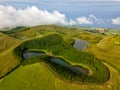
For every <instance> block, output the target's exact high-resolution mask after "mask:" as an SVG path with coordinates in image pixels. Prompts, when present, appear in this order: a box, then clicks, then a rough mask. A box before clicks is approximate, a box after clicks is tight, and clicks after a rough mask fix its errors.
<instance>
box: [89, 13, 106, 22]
mask: <svg viewBox="0 0 120 90" xmlns="http://www.w3.org/2000/svg"><path fill="white" fill-rule="evenodd" d="M89 20H92V21H94V22H96V23H98V24H101V23H104V21H103V19H101V18H97V17H96V16H95V15H92V14H91V15H89Z"/></svg>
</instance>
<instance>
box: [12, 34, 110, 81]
mask: <svg viewBox="0 0 120 90" xmlns="http://www.w3.org/2000/svg"><path fill="white" fill-rule="evenodd" d="M29 49H40V50H47V52H51V53H52V54H53V55H57V56H62V57H64V58H65V59H66V60H68V61H69V62H72V63H81V64H85V65H87V66H88V67H89V68H90V69H91V70H92V71H93V75H90V76H86V75H76V74H75V73H73V72H71V70H68V69H67V68H65V67H61V66H60V67H61V68H60V67H59V66H58V67H57V65H53V66H54V67H53V68H57V69H59V70H57V71H58V73H59V74H60V73H61V72H63V71H66V72H65V73H61V75H62V77H64V78H67V77H66V76H70V77H68V78H69V79H70V80H71V81H80V82H85V83H103V82H105V81H107V80H108V79H109V71H108V69H107V67H105V66H104V65H103V64H102V63H101V62H100V61H98V60H97V58H95V57H94V56H93V55H92V54H90V53H89V52H83V51H78V50H76V49H74V48H73V47H72V46H71V45H69V44H67V43H66V42H65V41H63V39H62V37H61V36H60V35H59V34H52V35H46V36H44V37H42V38H40V39H39V38H38V39H34V40H29V41H26V42H24V43H22V44H21V45H20V46H18V47H16V49H15V51H14V52H15V54H16V55H17V56H20V57H22V56H23V52H24V51H26V50H29ZM20 57H19V58H20ZM21 60H23V59H22V58H21ZM52 64H53V63H52ZM103 72H104V74H103ZM70 73H71V74H70ZM101 76H102V77H101Z"/></svg>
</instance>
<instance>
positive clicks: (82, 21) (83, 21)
mask: <svg viewBox="0 0 120 90" xmlns="http://www.w3.org/2000/svg"><path fill="white" fill-rule="evenodd" d="M76 21H77V22H78V23H79V24H93V22H92V21H90V20H89V19H88V18H87V17H84V16H82V17H78V18H77V19H76Z"/></svg>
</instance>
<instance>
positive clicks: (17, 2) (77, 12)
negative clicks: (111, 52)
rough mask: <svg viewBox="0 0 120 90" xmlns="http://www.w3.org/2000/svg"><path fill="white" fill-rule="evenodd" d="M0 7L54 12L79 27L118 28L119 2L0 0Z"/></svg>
mask: <svg viewBox="0 0 120 90" xmlns="http://www.w3.org/2000/svg"><path fill="white" fill-rule="evenodd" d="M0 5H3V6H7V5H9V6H13V7H14V8H19V9H20V8H21V9H25V8H27V7H28V6H36V7H37V8H38V9H39V10H47V11H48V12H49V13H51V12H53V11H55V10H56V11H59V13H60V14H64V15H65V18H67V19H68V20H72V21H75V22H76V23H77V24H79V25H81V26H82V25H86V26H93V27H120V0H84V1H83V0H59V1H58V0H0ZM78 18H79V19H78ZM87 20H88V22H87ZM100 20H101V22H99V23H98V22H97V21H100ZM82 21H83V22H84V23H81V22H82ZM85 22H86V23H85Z"/></svg>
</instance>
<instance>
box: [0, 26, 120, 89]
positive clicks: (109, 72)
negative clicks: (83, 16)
mask: <svg viewBox="0 0 120 90" xmlns="http://www.w3.org/2000/svg"><path fill="white" fill-rule="evenodd" d="M23 28H24V27H23ZM25 28H26V29H22V27H20V28H18V30H13V31H8V32H10V33H4V32H0V77H1V79H0V90H21V89H22V90H67V89H68V90H119V89H120V87H119V85H120V52H119V51H120V36H119V35H120V34H119V29H105V33H104V34H103V33H99V32H94V29H95V28H93V29H92V30H93V31H89V30H85V29H84V27H83V28H77V29H72V28H71V29H70V28H64V27H61V26H55V25H41V26H36V27H30V28H27V27H25ZM16 29H17V28H16ZM20 29H21V30H20ZM87 29H88V28H87ZM75 39H83V40H87V41H88V42H89V45H88V47H87V49H86V50H84V51H80V50H76V49H75V48H73V46H72V45H73V44H74V40H75ZM26 50H28V51H44V52H45V53H46V55H45V56H37V57H34V58H29V59H26V60H25V59H24V58H23V52H24V51H26ZM50 57H57V58H62V59H63V60H65V61H66V62H67V63H70V64H71V65H78V66H82V67H84V68H87V69H88V70H89V74H88V75H84V74H81V75H80V77H78V75H75V74H74V73H73V72H71V71H70V70H68V69H67V68H65V67H62V66H60V65H56V64H54V63H50V62H47V61H49V59H50ZM78 57H79V58H78ZM66 70H67V71H66ZM2 77H3V78H2Z"/></svg>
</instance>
